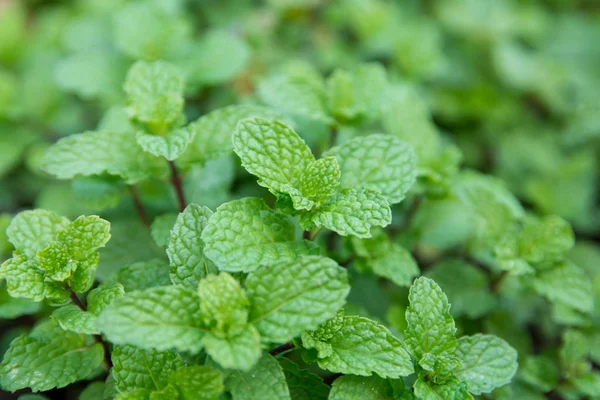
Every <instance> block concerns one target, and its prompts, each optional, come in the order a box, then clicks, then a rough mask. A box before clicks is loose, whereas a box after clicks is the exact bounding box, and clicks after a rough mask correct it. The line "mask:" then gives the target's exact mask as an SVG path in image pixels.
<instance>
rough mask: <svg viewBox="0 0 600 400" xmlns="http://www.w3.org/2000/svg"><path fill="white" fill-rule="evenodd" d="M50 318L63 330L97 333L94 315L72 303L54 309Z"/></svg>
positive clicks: (89, 333)
mask: <svg viewBox="0 0 600 400" xmlns="http://www.w3.org/2000/svg"><path fill="white" fill-rule="evenodd" d="M51 318H52V319H53V320H55V321H56V322H57V323H58V325H59V326H60V327H61V328H62V329H64V330H65V331H70V332H75V333H85V334H87V335H96V334H98V333H99V331H98V329H97V328H96V316H95V315H93V314H90V313H89V312H85V311H83V310H82V309H81V308H79V307H77V306H75V305H72V304H70V305H66V306H63V307H61V308H57V309H56V310H54V312H53V313H52V316H51Z"/></svg>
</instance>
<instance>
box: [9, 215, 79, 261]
mask: <svg viewBox="0 0 600 400" xmlns="http://www.w3.org/2000/svg"><path fill="white" fill-rule="evenodd" d="M68 224H69V220H68V219H67V218H64V217H60V216H58V215H56V214H55V213H53V212H51V211H46V210H29V211H23V212H21V213H19V214H17V215H16V216H15V217H14V218H13V219H12V221H11V222H10V225H9V226H8V228H7V229H6V235H7V237H8V240H9V241H10V242H11V243H12V244H13V245H14V246H15V248H16V249H17V250H19V251H20V252H22V253H23V254H25V255H26V256H27V258H29V259H34V258H35V255H36V253H37V252H38V251H40V250H43V249H45V248H46V247H48V245H49V244H50V243H51V242H52V241H54V240H55V239H56V236H57V235H58V232H59V231H60V230H61V229H62V228H64V227H66V226H67V225H68Z"/></svg>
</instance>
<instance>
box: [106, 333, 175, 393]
mask: <svg viewBox="0 0 600 400" xmlns="http://www.w3.org/2000/svg"><path fill="white" fill-rule="evenodd" d="M111 358H112V362H113V365H114V366H113V368H112V376H113V378H114V380H115V387H116V388H117V390H118V391H119V392H122V393H123V392H130V391H134V390H139V389H144V390H147V391H154V390H161V389H164V388H165V387H166V386H167V385H168V384H169V375H170V374H171V373H172V372H174V371H176V370H178V369H179V368H182V367H183V366H184V363H183V361H182V360H181V357H180V356H179V355H178V354H177V353H174V352H172V351H162V352H161V351H156V350H143V349H139V348H136V347H133V346H118V345H117V346H114V347H113V350H112V353H111Z"/></svg>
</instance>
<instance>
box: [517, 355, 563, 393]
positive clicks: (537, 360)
mask: <svg viewBox="0 0 600 400" xmlns="http://www.w3.org/2000/svg"><path fill="white" fill-rule="evenodd" d="M559 374H560V372H559V369H558V366H557V365H556V363H555V362H554V360H553V359H552V358H550V357H548V356H544V355H540V356H530V357H528V358H527V360H525V363H524V364H522V365H520V366H519V378H521V379H522V380H523V381H525V382H526V383H528V384H529V385H531V386H533V387H535V388H537V389H539V390H541V391H542V392H549V391H551V390H552V389H553V388H554V387H556V385H557V384H558V379H559Z"/></svg>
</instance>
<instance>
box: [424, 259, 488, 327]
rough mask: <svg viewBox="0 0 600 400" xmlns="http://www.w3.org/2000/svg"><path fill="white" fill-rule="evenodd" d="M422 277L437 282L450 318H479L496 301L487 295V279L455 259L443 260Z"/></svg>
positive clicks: (474, 268) (474, 269)
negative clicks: (447, 303) (447, 305)
mask: <svg viewBox="0 0 600 400" xmlns="http://www.w3.org/2000/svg"><path fill="white" fill-rule="evenodd" d="M426 275H427V277H428V278H430V279H433V280H434V281H435V282H437V283H438V285H439V286H440V287H441V288H442V290H443V291H444V293H445V294H446V296H447V297H448V300H449V301H450V303H451V304H452V308H451V309H450V312H451V313H452V315H453V316H456V317H458V316H461V315H467V316H468V317H469V318H473V319H474V318H479V317H481V316H483V315H485V314H487V313H488V312H489V311H490V310H491V309H492V308H493V307H494V306H495V305H496V299H495V298H494V296H493V295H492V294H491V293H490V292H489V285H490V282H489V278H488V276H487V275H486V274H485V273H484V272H483V271H481V270H480V269H478V268H477V267H475V266H473V265H471V264H469V263H467V262H464V261H462V260H458V259H448V260H444V261H442V262H441V263H438V264H436V265H435V266H434V267H433V269H431V270H429V271H428V272H427V274H426Z"/></svg>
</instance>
